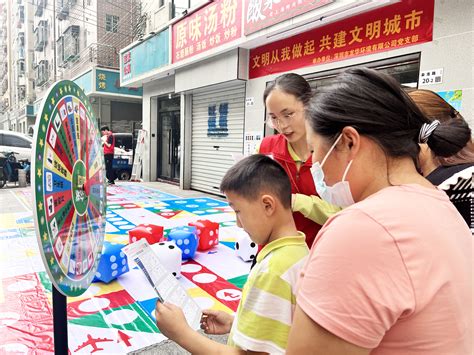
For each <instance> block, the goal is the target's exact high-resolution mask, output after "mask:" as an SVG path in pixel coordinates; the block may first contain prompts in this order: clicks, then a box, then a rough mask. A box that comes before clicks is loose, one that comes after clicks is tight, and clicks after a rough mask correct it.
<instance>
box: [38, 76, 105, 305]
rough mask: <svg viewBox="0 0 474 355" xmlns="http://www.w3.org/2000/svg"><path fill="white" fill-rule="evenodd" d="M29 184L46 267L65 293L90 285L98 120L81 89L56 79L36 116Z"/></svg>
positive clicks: (99, 173) (96, 248)
mask: <svg viewBox="0 0 474 355" xmlns="http://www.w3.org/2000/svg"><path fill="white" fill-rule="evenodd" d="M33 150H34V157H33V159H32V170H31V176H32V178H31V186H32V188H33V191H34V192H33V194H34V203H35V208H34V209H33V210H34V211H35V213H34V215H35V226H36V235H37V238H38V243H39V246H40V250H41V255H42V257H43V262H44V264H45V267H46V271H47V272H48V274H49V277H50V278H51V281H52V282H53V284H54V286H55V287H56V289H57V290H58V291H59V292H61V293H62V294H63V295H65V296H79V295H81V294H82V293H84V291H85V290H87V288H88V287H89V285H90V283H91V281H92V279H93V277H94V274H95V272H96V269H97V266H98V261H99V259H100V255H101V252H102V245H103V241H104V231H105V208H106V187H105V168H104V167H105V165H104V154H103V151H102V145H101V142H100V134H99V130H98V127H97V120H96V119H95V117H94V113H93V111H92V107H91V105H90V103H89V100H88V99H87V97H86V95H85V94H84V92H83V91H82V89H81V88H80V87H79V86H77V85H76V84H75V83H74V82H72V81H69V80H63V81H59V82H56V83H55V84H54V85H53V86H52V87H51V88H50V89H49V90H48V92H47V94H46V95H45V98H44V99H43V102H42V104H41V109H40V110H39V112H38V115H37V117H36V126H35V139H34V149H33Z"/></svg>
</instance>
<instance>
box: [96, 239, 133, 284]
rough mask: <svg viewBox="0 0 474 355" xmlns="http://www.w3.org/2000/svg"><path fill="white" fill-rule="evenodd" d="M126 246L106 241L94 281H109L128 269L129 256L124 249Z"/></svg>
mask: <svg viewBox="0 0 474 355" xmlns="http://www.w3.org/2000/svg"><path fill="white" fill-rule="evenodd" d="M124 246H125V245H124V244H116V243H109V242H104V246H103V251H102V256H101V257H100V261H99V266H98V267H97V271H96V273H95V277H94V280H93V281H94V282H95V281H102V282H105V283H109V282H111V281H112V280H115V279H116V278H117V277H119V276H120V275H122V274H124V273H126V272H127V271H128V262H127V256H126V255H125V253H124V252H123V251H122V248H123V247H124Z"/></svg>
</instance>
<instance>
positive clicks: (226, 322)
mask: <svg viewBox="0 0 474 355" xmlns="http://www.w3.org/2000/svg"><path fill="white" fill-rule="evenodd" d="M233 321H234V317H233V316H231V315H230V314H228V313H226V312H224V311H215V310H212V309H205V310H204V311H202V317H201V329H203V330H204V333H206V334H227V333H229V332H230V329H231V328H232V322H233Z"/></svg>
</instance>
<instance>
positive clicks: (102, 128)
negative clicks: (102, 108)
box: [100, 126, 110, 132]
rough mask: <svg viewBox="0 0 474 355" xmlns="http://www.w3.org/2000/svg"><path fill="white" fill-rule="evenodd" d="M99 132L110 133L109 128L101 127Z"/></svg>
mask: <svg viewBox="0 0 474 355" xmlns="http://www.w3.org/2000/svg"><path fill="white" fill-rule="evenodd" d="M100 131H101V132H102V131H110V129H109V126H102V127H101V128H100Z"/></svg>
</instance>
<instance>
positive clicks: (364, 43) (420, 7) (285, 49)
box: [249, 0, 434, 79]
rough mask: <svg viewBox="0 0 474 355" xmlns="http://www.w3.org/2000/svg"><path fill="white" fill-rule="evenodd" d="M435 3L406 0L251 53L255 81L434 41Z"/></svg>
mask: <svg viewBox="0 0 474 355" xmlns="http://www.w3.org/2000/svg"><path fill="white" fill-rule="evenodd" d="M433 16H434V0H402V1H401V2H399V3H396V4H393V5H389V6H385V7H383V8H380V9H376V10H373V11H369V12H367V13H363V14H361V15H357V16H354V17H351V18H348V19H344V20H341V21H338V22H334V23H331V24H329V25H327V26H323V27H318V28H315V29H314V30H311V31H308V32H305V33H302V34H299V35H296V36H293V37H289V38H286V39H284V40H280V41H277V42H273V43H270V44H267V45H264V46H262V47H258V48H254V49H252V50H250V60H249V78H250V79H253V78H258V77H261V76H265V75H269V74H274V73H281V72H286V71H290V70H293V69H297V68H302V67H306V66H311V65H318V64H324V63H328V62H334V61H340V60H344V59H348V58H353V57H358V56H363V55H368V54H372V53H377V52H383V51H388V50H392V49H396V48H402V47H406V46H411V45H414V44H419V43H423V42H429V41H431V40H432V38H433Z"/></svg>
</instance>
